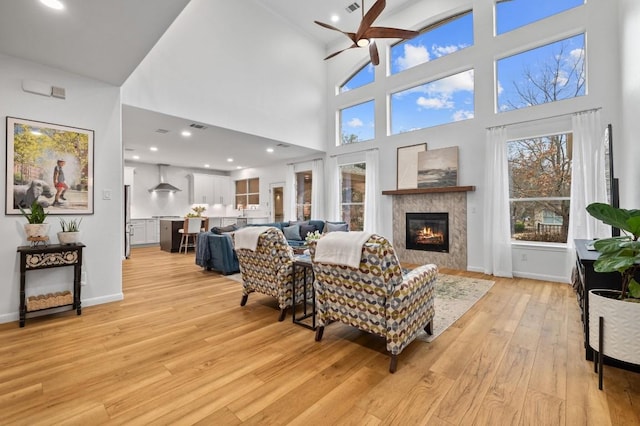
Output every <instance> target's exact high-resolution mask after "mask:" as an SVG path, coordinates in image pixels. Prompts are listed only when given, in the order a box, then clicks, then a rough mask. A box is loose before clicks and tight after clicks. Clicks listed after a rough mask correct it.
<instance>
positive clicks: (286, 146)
mask: <svg viewBox="0 0 640 426" xmlns="http://www.w3.org/2000/svg"><path fill="white" fill-rule="evenodd" d="M276 146H279V147H280V148H289V147H290V146H291V145H287V144H286V143H279V144H277V145H276Z"/></svg>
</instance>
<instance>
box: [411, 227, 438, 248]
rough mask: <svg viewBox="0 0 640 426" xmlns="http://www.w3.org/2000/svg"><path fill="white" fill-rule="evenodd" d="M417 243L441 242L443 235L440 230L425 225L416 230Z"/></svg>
mask: <svg viewBox="0 0 640 426" xmlns="http://www.w3.org/2000/svg"><path fill="white" fill-rule="evenodd" d="M416 243H417V244H442V243H444V235H443V234H442V232H438V231H433V230H432V229H431V227H429V226H425V227H424V228H422V229H421V230H419V231H418V232H416Z"/></svg>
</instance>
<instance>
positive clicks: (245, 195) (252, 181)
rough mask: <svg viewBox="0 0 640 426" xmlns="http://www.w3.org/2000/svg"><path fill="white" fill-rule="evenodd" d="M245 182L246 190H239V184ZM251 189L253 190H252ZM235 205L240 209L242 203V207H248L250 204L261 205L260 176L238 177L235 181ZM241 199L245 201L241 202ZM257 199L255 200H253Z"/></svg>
mask: <svg viewBox="0 0 640 426" xmlns="http://www.w3.org/2000/svg"><path fill="white" fill-rule="evenodd" d="M243 184H244V192H242V191H238V189H240V190H242V188H239V186H242V185H243ZM250 191H251V192H250ZM235 192H236V194H235V207H236V208H237V209H240V207H239V206H240V205H242V209H246V208H247V206H249V205H259V204H260V178H259V177H254V178H247V179H238V180H236V181H235ZM239 201H243V202H242V203H239ZM252 201H255V202H252Z"/></svg>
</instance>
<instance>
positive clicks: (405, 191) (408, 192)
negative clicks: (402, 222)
mask: <svg viewBox="0 0 640 426" xmlns="http://www.w3.org/2000/svg"><path fill="white" fill-rule="evenodd" d="M475 190H476V187H475V186H445V187H442V188H413V189H391V190H387V191H382V195H414V194H437V193H443V192H470V191H475Z"/></svg>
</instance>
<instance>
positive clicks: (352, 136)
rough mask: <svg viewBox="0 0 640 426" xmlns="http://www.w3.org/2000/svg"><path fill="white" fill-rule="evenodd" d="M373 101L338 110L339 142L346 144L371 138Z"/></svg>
mask: <svg viewBox="0 0 640 426" xmlns="http://www.w3.org/2000/svg"><path fill="white" fill-rule="evenodd" d="M374 120H375V119H374V102H373V101H369V102H364V103H361V104H358V105H354V106H352V107H349V108H344V109H341V110H340V144H341V145H347V144H352V143H358V142H363V141H368V140H371V139H373V138H374V137H375V136H374V130H375V128H374Z"/></svg>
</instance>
